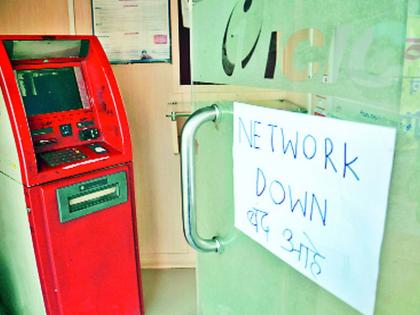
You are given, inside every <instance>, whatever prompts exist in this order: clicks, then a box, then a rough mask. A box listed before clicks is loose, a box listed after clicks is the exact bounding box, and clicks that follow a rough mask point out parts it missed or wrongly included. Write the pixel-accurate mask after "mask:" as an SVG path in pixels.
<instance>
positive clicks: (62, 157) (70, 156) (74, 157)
mask: <svg viewBox="0 0 420 315" xmlns="http://www.w3.org/2000/svg"><path fill="white" fill-rule="evenodd" d="M40 157H41V158H42V159H43V160H44V161H45V162H46V163H47V164H48V165H49V166H52V167H54V166H58V165H61V164H66V163H71V162H75V161H80V160H83V159H86V158H87V156H86V155H85V154H84V153H83V152H81V151H80V150H78V149H76V148H70V149H64V150H59V151H51V152H45V153H42V154H41V155H40Z"/></svg>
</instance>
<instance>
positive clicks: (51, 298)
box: [0, 36, 143, 315]
mask: <svg viewBox="0 0 420 315" xmlns="http://www.w3.org/2000/svg"><path fill="white" fill-rule="evenodd" d="M0 86H1V94H0V303H2V304H4V306H5V307H6V309H7V312H8V313H7V314H16V315H32V314H33V315H42V314H48V315H62V314H67V315H83V314H86V315H94V314H98V315H106V314H115V315H138V314H143V306H142V305H143V303H142V289H141V280H140V262H139V252H138V244H137V235H136V215H135V204H134V187H133V167H132V152H131V144H130V135H129V129H128V123H127V117H126V113H125V111H124V107H123V103H122V100H121V96H120V93H119V91H118V87H117V84H116V81H115V78H114V76H113V74H112V71H111V67H110V65H109V63H108V60H107V58H106V56H105V53H104V51H103V49H102V47H101V45H100V43H99V41H98V40H97V39H96V38H95V37H93V36H77V37H75V36H0Z"/></svg>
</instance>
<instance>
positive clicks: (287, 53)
mask: <svg viewBox="0 0 420 315" xmlns="http://www.w3.org/2000/svg"><path fill="white" fill-rule="evenodd" d="M191 33H192V40H191V41H192V69H193V70H192V79H193V82H194V84H193V86H192V100H193V108H194V109H196V108H199V107H202V106H205V105H210V104H214V103H217V104H219V105H220V106H221V107H222V109H223V110H222V112H223V115H222V119H221V121H220V122H218V123H217V124H216V127H215V125H214V124H208V125H206V126H204V127H203V128H202V129H201V130H200V131H199V132H198V136H197V137H198V143H199V146H198V149H197V156H196V162H197V164H196V167H197V170H196V181H197V183H196V186H197V187H196V190H197V212H198V228H199V233H200V234H201V235H202V236H203V237H206V238H212V237H213V236H215V235H219V236H221V238H222V242H223V245H224V249H225V251H224V253H223V254H220V255H219V254H198V263H197V275H198V277H197V279H198V280H197V283H198V299H199V301H198V309H199V314H202V315H215V314H217V315H219V314H221V315H254V314H265V315H278V314H287V315H289V314H291V315H294V314H305V315H306V314H319V315H321V314H322V315H324V314H358V312H357V311H356V310H354V309H353V308H352V307H350V306H348V305H347V304H345V303H344V302H342V301H340V300H339V299H338V298H336V297H335V296H334V295H333V294H331V293H328V292H327V291H325V290H324V289H322V288H320V287H319V286H318V285H316V284H315V283H313V282H312V281H310V280H308V279H307V278H305V277H304V276H303V275H301V274H299V273H298V272H297V271H295V270H293V269H292V268H291V267H289V266H288V265H286V264H285V263H284V262H282V261H281V260H280V259H279V258H277V257H275V256H274V255H272V254H271V253H269V252H268V251H266V250H265V249H263V248H262V247H261V246H259V245H258V244H257V243H255V242H254V241H252V240H251V239H249V238H248V237H247V236H245V235H244V234H242V233H241V232H240V231H238V230H237V229H235V227H234V202H233V178H232V167H233V165H232V163H233V162H232V133H233V131H232V103H233V101H242V102H246V103H250V104H255V105H261V106H267V107H273V108H279V109H286V110H291V111H299V112H307V113H308V114H311V115H312V114H316V115H322V116H327V117H332V118H337V119H344V120H351V121H358V122H364V123H370V124H377V125H384V126H391V127H395V128H397V134H398V139H397V146H396V153H395V161H394V168H393V175H392V182H391V189H390V196H389V204H388V210H387V221H386V226H385V234H384V241H383V246H382V252H381V261H380V269H379V272H380V273H379V281H378V289H377V296H376V307H375V314H419V310H420V299H419V297H420V285H419V282H420V252H419V251H418V250H416V248H418V244H419V243H420V204H419V194H420V161H419V159H418V156H420V103H419V101H418V100H419V99H420V54H419V52H420V3H419V1H407V0H384V1H361V0H354V1H338V0H333V1H325V0H324V1H318V0H314V1H304V0H299V1H296V0H259V1H252V0H225V1H210V0H201V1H197V2H193V6H192V27H191ZM203 83H211V85H203ZM367 137H368V135H367ZM338 193H339V192H338Z"/></svg>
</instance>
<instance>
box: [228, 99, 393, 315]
mask: <svg viewBox="0 0 420 315" xmlns="http://www.w3.org/2000/svg"><path fill="white" fill-rule="evenodd" d="M395 137H396V131H395V129H394V128H388V127H382V126H374V125H368V124H361V123H355V122H349V121H342V120H337V119H331V118H320V117H315V116H309V115H302V114H298V113H290V112H285V111H280V110H274V109H268V108H262V107H257V106H250V105H246V104H241V103H235V106H234V145H233V162H234V191H235V227H236V228H238V229H239V230H240V231H242V232H243V233H245V234H246V235H247V236H249V237H250V238H251V239H253V240H254V241H256V242H257V243H258V244H260V245H261V246H263V247H264V248H266V249H267V250H268V251H270V252H271V253H273V254H274V255H276V256H277V257H279V258H280V259H281V260H283V261H284V262H285V263H287V264H289V265H290V266H292V267H293V268H294V269H296V270H297V271H299V272H300V273H302V274H303V275H305V276H306V277H307V278H309V279H310V280H312V281H314V282H315V283H317V284H318V285H319V286H321V287H322V288H324V289H326V290H327V291H329V292H330V293H332V294H334V295H335V296H336V297H338V298H339V299H341V300H342V301H344V302H345V303H347V304H349V305H351V306H352V307H354V308H355V309H356V310H358V311H359V312H361V313H362V314H365V315H372V314H373V313H374V308H375V297H376V288H377V280H378V274H379V266H380V253H381V245H382V239H383V236H384V224H385V218H386V210H387V201H388V192H389V185H390V180H391V171H392V165H393V156H394V146H395Z"/></svg>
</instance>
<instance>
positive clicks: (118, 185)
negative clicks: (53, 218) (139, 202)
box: [57, 172, 128, 223]
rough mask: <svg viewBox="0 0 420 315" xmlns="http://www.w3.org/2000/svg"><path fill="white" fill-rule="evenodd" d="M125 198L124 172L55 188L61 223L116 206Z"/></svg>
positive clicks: (125, 199)
mask: <svg viewBox="0 0 420 315" xmlns="http://www.w3.org/2000/svg"><path fill="white" fill-rule="evenodd" d="M127 200H128V195H127V176H126V173H125V172H118V173H114V174H110V175H107V176H103V177H99V178H95V179H92V180H88V181H84V182H80V183H77V184H74V185H70V186H65V187H62V188H59V189H57V202H58V211H59V216H60V222H61V223H64V222H67V221H70V220H74V219H77V218H80V217H82V216H85V215H88V214H90V213H93V212H96V211H100V210H104V209H106V208H109V207H112V206H116V205H118V204H121V203H124V202H126V201H127Z"/></svg>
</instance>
